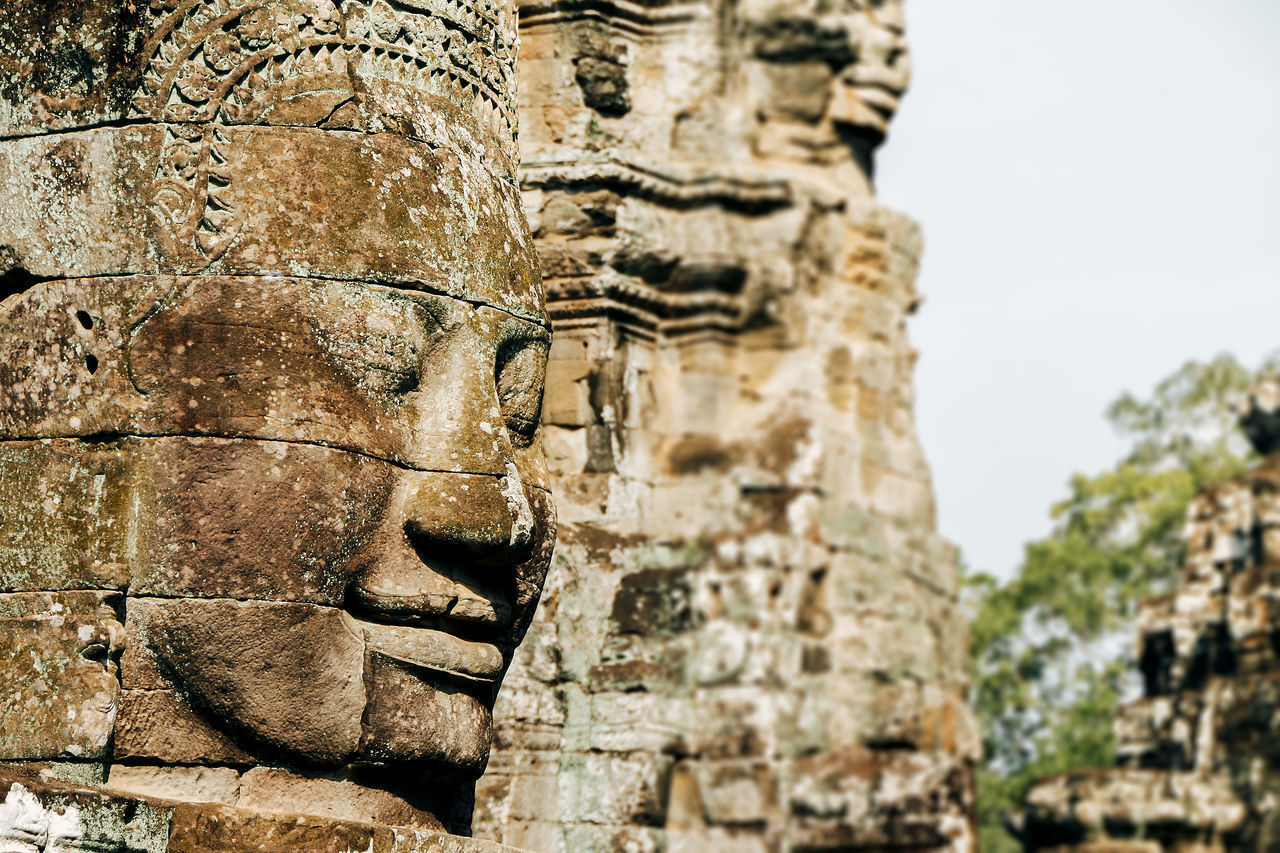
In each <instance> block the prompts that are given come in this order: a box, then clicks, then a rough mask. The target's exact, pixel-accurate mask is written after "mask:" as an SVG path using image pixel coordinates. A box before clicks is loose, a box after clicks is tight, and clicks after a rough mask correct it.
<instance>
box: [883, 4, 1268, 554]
mask: <svg viewBox="0 0 1280 853" xmlns="http://www.w3.org/2000/svg"><path fill="white" fill-rule="evenodd" d="M907 14H908V21H909V26H910V38H911V43H912V48H913V52H914V57H915V69H916V77H915V84H914V86H913V89H912V92H911V94H910V95H909V96H908V98H907V100H906V102H905V104H904V106H903V109H902V113H901V114H900V116H899V117H898V120H897V122H896V124H895V126H894V130H893V134H892V136H891V138H890V140H889V143H888V145H887V146H886V148H885V149H884V150H883V151H882V152H881V155H880V161H879V175H878V183H879V189H880V197H881V199H882V200H883V201H884V202H885V203H886V204H888V205H890V206H892V207H895V208H897V209H899V210H902V211H904V212H906V213H908V214H910V215H911V216H913V217H915V218H916V219H918V220H919V221H921V222H922V223H923V225H924V227H925V239H926V252H925V260H924V268H923V273H922V276H921V281H920V287H921V291H922V292H923V293H924V295H925V297H926V301H925V304H924V306H923V308H922V309H921V313H920V315H919V316H918V317H917V318H916V319H914V320H913V321H912V324H911V336H912V339H913V342H914V344H915V345H916V346H917V347H918V348H919V349H920V350H921V353H922V358H921V361H920V366H919V371H918V374H917V381H918V385H917V412H918V418H919V424H920V432H921V436H922V439H923V441H924V445H925V451H926V453H927V454H928V457H929V460H930V462H931V464H932V466H933V470H934V477H935V485H936V488H937V491H938V497H939V513H940V516H939V518H940V523H941V527H942V532H943V534H944V535H946V536H947V537H949V538H950V539H951V540H952V541H953V542H955V543H957V544H958V545H959V546H960V547H961V549H962V550H963V551H964V553H965V557H966V559H967V561H968V562H969V564H970V565H971V566H974V567H975V568H981V569H984V570H987V571H992V572H995V573H997V574H999V575H1002V576H1004V575H1007V574H1009V573H1010V572H1011V571H1012V570H1013V569H1014V567H1015V566H1016V565H1017V563H1018V561H1019V559H1020V556H1021V553H1022V544H1023V543H1024V542H1026V541H1028V540H1030V539H1034V538H1037V537H1039V536H1042V535H1043V534H1044V533H1046V532H1047V531H1048V529H1049V526H1050V522H1049V517H1048V510H1049V506H1050V504H1051V503H1052V502H1054V501H1056V500H1057V499H1059V498H1061V497H1062V496H1064V495H1065V492H1066V482H1067V479H1068V477H1069V476H1070V475H1071V473H1072V472H1074V471H1085V472H1093V471H1098V470H1100V469H1102V468H1104V467H1106V466H1107V465H1109V464H1110V463H1111V462H1112V461H1114V460H1115V459H1116V458H1117V456H1118V455H1119V452H1120V450H1121V449H1122V445H1121V444H1120V443H1119V442H1118V441H1117V439H1116V437H1115V436H1114V434H1113V433H1112V432H1111V429H1110V427H1109V426H1108V425H1107V424H1106V422H1105V420H1104V418H1103V411H1104V409H1105V407H1106V405H1107V403H1108V402H1109V401H1110V400H1112V399H1113V398H1114V397H1116V396H1117V395H1118V394H1119V393H1121V392H1122V391H1124V390H1133V391H1135V392H1139V393H1145V392H1147V391H1149V390H1150V389H1151V387H1152V386H1153V385H1154V384H1155V383H1156V382H1157V381H1158V380H1159V379H1160V378H1162V377H1163V376H1165V375H1166V374H1168V373H1170V372H1172V371H1173V370H1175V369H1176V368H1177V367H1178V366H1180V365H1181V364H1182V362H1184V361H1185V360H1186V359H1188V358H1193V357H1194V358H1208V357H1210V356H1213V355H1214V354H1216V353H1218V352H1222V351H1229V352H1232V353H1234V354H1235V355H1236V356H1237V357H1239V358H1241V359H1243V360H1245V361H1246V362H1248V363H1257V362H1258V361H1259V360H1260V359H1261V358H1262V356H1263V355H1264V354H1265V353H1267V352H1269V351H1270V350H1272V349H1274V348H1277V347H1280V0H1194V2H1193V0H1072V2H1069V3H1063V2H1051V1H1050V0H907Z"/></svg>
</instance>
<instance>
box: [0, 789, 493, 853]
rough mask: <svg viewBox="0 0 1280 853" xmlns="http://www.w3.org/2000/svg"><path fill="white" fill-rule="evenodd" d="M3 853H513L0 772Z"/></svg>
mask: <svg viewBox="0 0 1280 853" xmlns="http://www.w3.org/2000/svg"><path fill="white" fill-rule="evenodd" d="M0 791H3V800H0V849H3V850H4V851H6V853H76V851H88V852H89V853H211V852H212V851H217V853H504V851H506V853H517V851H515V850H513V848H510V847H503V846H502V845H500V844H493V843H489V842H484V841H476V840H474V839H470V838H459V837H457V836H454V835H445V834H442V833H438V832H428V831H423V830H410V829H403V828H397V827H390V826H379V825H375V824H371V823H367V822H360V821H355V820H340V819H332V818H325V817H315V816H298V815H279V814H271V813H264V812H260V811H250V810H245V809H237V808H232V807H229V806H224V805H218V804H217V803H216V802H215V801H212V800H211V801H209V802H201V803H192V802H177V801H174V800H171V799H170V800H166V799H164V798H163V797H160V798H151V797H144V796H137V795H130V794H121V793H115V792H109V791H103V790H101V789H97V788H87V787H84V786H82V785H76V784H68V783H64V782H59V781H57V780H54V779H51V778H48V777H47V775H46V776H41V775H39V774H34V775H33V774H22V773H13V772H11V771H3V770H0Z"/></svg>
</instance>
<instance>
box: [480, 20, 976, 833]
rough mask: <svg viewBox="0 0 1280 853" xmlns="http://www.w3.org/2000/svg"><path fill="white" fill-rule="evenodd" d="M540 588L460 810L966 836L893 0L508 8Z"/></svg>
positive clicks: (521, 822) (954, 622) (495, 817)
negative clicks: (547, 529)
mask: <svg viewBox="0 0 1280 853" xmlns="http://www.w3.org/2000/svg"><path fill="white" fill-rule="evenodd" d="M520 27H521V121H522V127H523V134H522V137H521V148H522V159H523V166H522V169H521V182H522V186H523V188H524V194H525V202H526V206H527V208H528V210H529V214H530V218H531V223H532V226H533V228H534V234H535V238H536V240H537V243H538V251H539V254H540V256H541V259H542V267H543V275H544V278H545V280H546V282H547V287H548V304H549V310H550V313H551V316H552V320H553V324H554V326H555V332H556V338H555V343H554V345H553V347H552V353H551V359H550V364H549V368H548V370H549V373H548V396H547V399H546V404H545V406H544V411H543V422H544V429H545V431H546V441H547V447H548V454H549V459H550V465H551V469H552V482H553V484H554V490H555V492H556V494H557V499H558V502H559V504H560V507H561V512H562V517H563V518H562V521H563V525H562V533H561V543H560V546H559V548H558V558H557V562H556V569H555V571H554V572H553V575H552V578H553V579H552V581H551V586H550V588H549V592H548V595H547V596H546V598H545V600H544V602H543V605H542V607H541V608H540V610H539V615H538V617H537V619H536V620H535V624H534V627H533V629H532V632H531V637H530V640H529V642H528V643H527V644H526V647H525V648H523V649H522V650H521V653H520V655H518V657H517V661H516V664H515V666H514V667H513V670H512V673H511V676H510V679H509V686H508V689H507V691H506V692H505V693H504V695H503V698H502V699H501V700H500V702H499V706H498V708H497V711H496V718H495V721H496V740H497V748H496V750H495V752H494V756H493V760H492V762H491V765H490V768H489V771H488V773H487V775H486V776H485V777H484V779H483V780H482V782H481V785H480V788H479V789H478V794H477V812H476V815H477V817H476V832H477V834H478V835H480V836H482V837H486V838H491V839H494V840H500V841H504V842H505V843H509V844H516V845H520V846H526V847H528V848H530V849H536V850H540V851H548V853H552V851H554V852H555V853H559V851H573V853H579V851H613V850H623V849H626V850H669V851H685V850H698V851H702V850H716V851H737V850H741V851H764V850H771V851H772V850H791V849H804V850H823V849H841V850H846V849H855V848H858V847H864V846H865V847H868V848H874V849H884V848H886V847H892V846H906V847H911V848H913V849H968V848H969V847H970V846H971V844H972V840H973V838H972V830H971V822H970V809H971V805H972V802H971V799H972V794H971V775H972V766H973V761H974V759H975V757H976V750H977V736H976V732H975V729H974V726H973V721H972V718H971V713H970V711H969V709H968V708H967V707H966V704H965V691H966V670H967V665H966V656H965V640H964V626H963V621H962V618H961V615H960V614H959V612H958V610H957V607H956V594H957V588H956V570H955V561H954V555H953V552H952V550H951V549H950V547H949V546H948V545H947V544H946V543H945V542H943V541H942V540H941V539H939V537H938V536H937V533H936V530H935V523H934V504H933V496H932V492H931V488H930V483H929V473H928V470H927V467H926V465H925V462H924V459H923V456H922V453H921V451H920V447H919V444H918V442H917V440H916V436H915V427H914V423H913V418H912V388H911V383H912V369H913V366H914V363H915V357H916V356H915V353H914V351H913V350H912V349H911V347H910V345H909V343H908V341H907V338H906V321H907V318H908V317H909V316H910V315H911V314H912V313H913V312H914V311H915V310H916V308H917V306H918V303H919V297H918V296H917V294H916V292H915V286H914V281H915V272H916V266H917V261H918V257H919V252H920V234H919V231H918V229H917V228H916V226H915V225H914V224H913V223H911V222H910V221H908V220H907V219H905V218H904V217H902V216H900V215H898V214H896V213H894V212H892V211H889V210H887V209H885V208H883V207H881V206H879V205H878V204H876V202H875V200H874V196H873V193H872V189H871V171H872V168H871V167H872V162H873V154H874V151H875V148H876V147H877V146H878V145H879V144H880V142H881V141H883V139H884V135H885V132H886V130H887V127H888V122H889V119H890V117H891V116H892V114H893V112H894V110H895V109H896V106H897V101H898V98H899V96H900V95H901V94H902V91H903V89H904V88H905V86H906V84H907V80H908V77H909V68H910V65H909V63H910V56H909V51H908V48H907V45H906V43H905V40H904V34H903V17H902V7H901V4H900V3H899V2H887V3H863V2H860V0H850V2H846V3H837V4H834V5H832V4H817V3H806V2H803V0H800V2H797V0H778V2H768V0H752V2H747V3H720V2H717V1H716V0H699V2H689V3H677V4H652V3H640V4H636V3H613V2H593V1H592V0H588V2H585V3H582V2H558V1H557V0H550V1H549V2H528V3H525V4H524V5H522V7H521V19H520Z"/></svg>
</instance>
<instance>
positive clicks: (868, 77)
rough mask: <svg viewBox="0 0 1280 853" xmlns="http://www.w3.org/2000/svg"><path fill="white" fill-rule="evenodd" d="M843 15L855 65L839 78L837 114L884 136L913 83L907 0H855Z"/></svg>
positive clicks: (835, 92)
mask: <svg viewBox="0 0 1280 853" xmlns="http://www.w3.org/2000/svg"><path fill="white" fill-rule="evenodd" d="M851 5H852V8H851V9H850V10H849V12H848V14H847V15H844V16H834V17H836V18H843V20H844V31H845V33H846V34H847V37H848V39H849V47H850V52H851V54H852V57H853V61H852V62H851V64H849V65H848V66H846V67H845V68H844V69H843V70H842V71H841V72H840V74H839V76H838V77H837V78H836V84H835V87H834V90H833V92H832V104H831V117H832V119H833V120H834V121H835V122H836V123H837V124H845V125H852V126H854V127H861V128H864V129H866V130H868V131H871V132H873V133H878V134H879V135H881V136H883V135H884V134H886V133H887V132H888V130H889V123H890V122H891V121H892V120H893V117H894V115H895V114H896V113H897V112H898V104H899V102H900V101H901V99H902V95H903V94H904V93H905V92H906V90H907V86H908V85H909V84H910V83H911V55H910V53H909V52H908V49H907V41H906V18H905V17H904V15H903V10H902V0H862V2H859V0H852V4H851Z"/></svg>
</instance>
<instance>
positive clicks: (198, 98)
mask: <svg viewBox="0 0 1280 853" xmlns="http://www.w3.org/2000/svg"><path fill="white" fill-rule="evenodd" d="M515 42H516V34H515V27H514V17H513V12H512V10H511V9H509V8H507V7H506V6H504V5H502V4H498V3H490V2H487V0H477V2H474V3H470V4H467V5H462V4H457V3H453V2H449V0H438V2H437V0H425V2H412V3H408V2H406V3H398V4H397V5H395V6H391V5H389V4H387V3H385V2H381V0H345V2H342V3H341V4H338V3H336V2H331V0H266V2H262V1H261V0H154V2H150V3H147V2H115V0H113V2H104V0H68V2H58V3H48V2H45V0H7V2H6V3H5V5H4V9H3V14H2V16H0V62H3V72H2V74H0V137H3V141H0V244H3V250H2V251H3V258H4V261H5V272H4V276H3V279H2V280H0V281H2V283H3V287H4V295H5V299H4V302H3V312H2V313H0V353H2V355H0V484H2V487H0V488H2V489H3V494H4V498H5V500H4V506H3V508H0V527H3V532H4V534H3V538H0V620H3V623H4V627H3V630H0V658H2V659H3V660H4V661H5V666H4V669H3V671H2V673H0V697H2V698H3V701H2V704H0V762H3V766H0V774H2V775H3V780H4V781H3V788H4V789H5V790H6V791H7V797H6V802H5V805H4V806H3V807H0V849H3V850H5V851H23V853H29V851H40V850H47V851H59V853H61V851H69V850H91V851H95V853H108V851H126V850H127V851H141V850H146V851H162V850H171V851H206V850H207V851H215V850H216V851H241V850H255V851H256V850H306V851H310V852H311V853H327V852H328V851H333V853H338V851H348V850H361V851H366V850H367V851H370V853H377V851H384V853H390V851H406V853H407V852H408V851H424V853H425V851H427V850H450V851H453V850H464V849H465V850H493V849H497V846H496V845H492V844H486V843H483V842H478V841H477V842H470V841H464V840H459V839H457V838H453V839H450V837H449V836H447V835H445V834H444V833H448V832H451V833H464V832H466V831H467V830H468V828H469V823H470V812H471V803H472V796H473V786H474V780H475V779H476V778H477V777H478V776H479V775H480V773H481V772H482V771H483V769H484V767H485V764H486V762H487V758H488V752H489V745H490V732H491V728H492V720H491V710H492V704H493V699H494V694H495V692H496V690H497V686H498V683H499V682H500V680H501V677H502V674H503V672H504V671H505V669H506V667H507V665H508V663H509V662H510V658H511V654H512V651H513V649H514V648H515V646H516V645H517V644H518V643H519V641H520V638H521V637H522V635H523V634H524V631H525V629H526V627H527V625H528V623H529V620H530V617H531V616H532V611H533V607H534V605H535V604H536V602H537V599H538V596H539V593H540V591H541V587H542V582H543V579H544V577H545V575H546V571H547V568H548V565H549V563H550V558H551V548H552V544H553V542H554V539H555V520H554V519H555V517H554V511H553V509H552V505H551V502H550V500H549V497H548V491H547V487H548V480H547V470H546V465H545V462H544V454H543V451H542V445H541V441H540V431H539V425H538V412H539V407H540V405H541V400H542V394H543V381H544V375H545V367H546V360H547V355H548V351H549V341H550V330H549V322H548V318H547V315H546V311H545V300H544V295H543V290H542V285H541V282H540V276H539V271H538V263H537V256H536V254H535V252H534V248H533V243H532V239H531V237H530V234H529V230H528V227H527V223H526V219H525V217H524V214H523V211H522V209H521V206H520V195H519V191H518V189H517V185H516V177H515V168H516V167H515V163H516V157H517V152H516V150H515V130H514V128H515V122H516V116H515V104H514V102H513V100H512V95H511V93H512V89H513V83H514V59H515ZM392 827H395V829H393V828H392Z"/></svg>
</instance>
